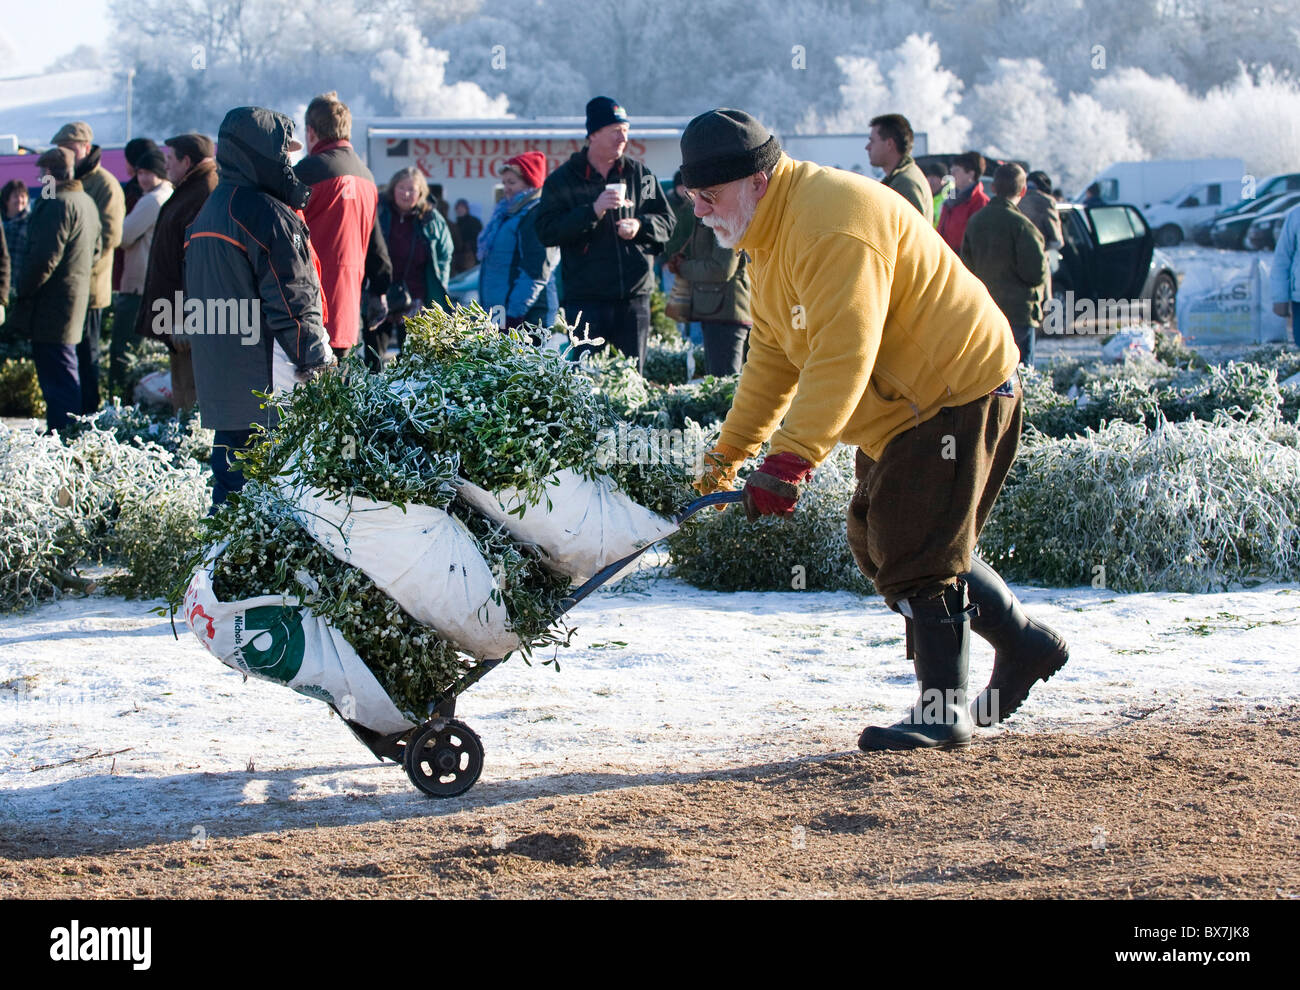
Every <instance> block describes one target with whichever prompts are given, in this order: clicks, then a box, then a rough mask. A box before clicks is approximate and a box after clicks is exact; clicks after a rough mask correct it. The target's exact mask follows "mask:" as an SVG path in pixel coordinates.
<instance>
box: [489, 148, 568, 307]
mask: <svg viewBox="0 0 1300 990" xmlns="http://www.w3.org/2000/svg"><path fill="white" fill-rule="evenodd" d="M545 181H546V156H545V155H543V154H542V153H541V152H540V151H525V152H524V153H523V154H522V155H516V156H515V157H514V158H511V159H510V160H509V161H508V162H506V163H505V164H504V165H503V166H501V185H502V186H503V187H504V188H505V196H504V197H502V199H501V201H500V202H499V203H497V205H496V209H494V210H493V211H492V219H490V220H489V221H488V223H487V226H486V227H484V228H483V232H482V233H481V234H479V237H478V258H479V262H480V268H479V301H480V303H481V304H482V306H483V308H484V309H486V310H487V311H488V313H489V314H491V316H492V318H493V320H494V322H495V323H496V324H497V326H499V327H517V326H521V325H523V324H525V323H527V324H530V325H533V326H543V327H549V326H550V325H551V324H552V323H554V322H555V311H556V308H557V305H558V300H557V294H556V289H555V269H556V266H557V265H558V264H559V261H560V249H559V248H554V247H552V248H548V247H544V246H543V245H542V242H541V240H540V239H539V238H538V236H537V230H536V228H535V226H534V217H533V211H534V209H536V207H537V204H538V203H539V202H540V201H541V196H542V183H543V182H545Z"/></svg>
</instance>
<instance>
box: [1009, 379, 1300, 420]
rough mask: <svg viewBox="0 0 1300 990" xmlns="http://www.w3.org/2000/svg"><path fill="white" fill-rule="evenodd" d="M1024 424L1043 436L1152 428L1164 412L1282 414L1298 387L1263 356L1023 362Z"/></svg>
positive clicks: (1298, 398)
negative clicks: (1113, 427) (1205, 363)
mask: <svg viewBox="0 0 1300 990" xmlns="http://www.w3.org/2000/svg"><path fill="white" fill-rule="evenodd" d="M1021 377H1022V381H1023V383H1024V388H1025V424H1026V426H1032V427H1033V428H1034V429H1036V430H1038V431H1039V432H1041V433H1044V434H1046V435H1047V436H1052V437H1068V436H1078V435H1080V434H1082V433H1083V432H1084V431H1085V430H1096V429H1098V428H1099V427H1100V426H1101V424H1102V423H1105V422H1115V421H1121V422H1126V423H1135V424H1142V425H1144V426H1146V427H1147V428H1153V427H1154V426H1155V425H1156V423H1157V422H1158V421H1159V420H1161V419H1163V420H1165V421H1168V422H1171V423H1181V422H1184V421H1186V420H1189V419H1193V418H1194V419H1199V420H1210V419H1212V418H1213V417H1214V416H1215V414H1216V413H1219V412H1223V413H1225V414H1226V415H1228V416H1229V417H1231V418H1233V419H1237V420H1241V421H1243V422H1250V421H1252V420H1255V419H1258V418H1259V417H1261V416H1265V417H1268V416H1273V415H1276V414H1280V415H1282V416H1285V417H1288V418H1292V419H1293V418H1295V416H1296V413H1297V412H1298V411H1300V391H1296V390H1292V389H1290V388H1286V389H1284V388H1283V387H1282V386H1281V385H1279V383H1278V373H1277V371H1276V370H1275V369H1274V368H1272V367H1269V366H1267V365H1263V364H1254V363H1251V362H1232V361H1230V362H1228V363H1227V364H1225V365H1223V366H1221V367H1220V366H1213V367H1208V368H1205V369H1203V370H1186V369H1174V368H1170V367H1168V366H1167V365H1163V364H1157V363H1154V362H1152V363H1149V364H1129V365H1122V364H1121V365H1114V364H1102V363H1096V364H1091V365H1080V364H1067V365H1056V366H1053V365H1047V366H1044V367H1043V368H1040V369H1039V370H1038V371H1030V370H1024V371H1023V372H1022V376H1021Z"/></svg>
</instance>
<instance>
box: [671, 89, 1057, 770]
mask: <svg viewBox="0 0 1300 990" xmlns="http://www.w3.org/2000/svg"><path fill="white" fill-rule="evenodd" d="M681 147H682V180H683V182H684V184H685V185H686V187H687V188H689V189H692V190H693V191H694V192H695V215H696V216H697V217H698V218H699V219H700V220H701V221H702V222H703V223H705V224H708V225H709V226H710V227H712V228H713V231H714V233H715V234H716V235H717V238H718V243H719V244H721V245H722V246H724V247H735V248H738V249H742V250H744V251H745V252H746V253H747V254H748V255H749V257H750V259H751V261H752V267H751V272H752V290H751V292H752V295H751V306H752V315H753V319H754V326H753V331H752V333H751V334H750V338H749V356H748V358H747V359H746V361H745V365H744V368H743V370H742V371H741V375H740V383H739V385H738V386H737V388H736V397H735V400H734V401H733V403H732V406H731V411H730V412H729V413H728V415H727V419H726V422H725V423H724V424H723V426H722V434H721V437H720V439H719V442H718V445H717V448H716V449H715V450H714V451H713V452H712V454H711V455H710V458H709V464H710V467H709V469H708V470H707V471H706V472H705V474H704V476H703V477H702V478H700V480H699V481H698V482H697V487H698V488H699V489H700V490H701V491H702V492H705V493H708V492H711V491H716V490H719V489H727V488H731V487H732V483H733V482H734V481H735V478H736V473H737V469H738V468H739V467H740V465H741V464H742V463H743V462H744V461H745V460H746V459H747V458H749V457H752V456H753V455H754V454H756V453H757V452H758V450H759V448H760V447H761V446H762V445H763V444H764V443H766V442H767V441H768V440H771V448H770V453H769V454H768V456H767V457H766V458H765V459H764V461H763V463H762V465H761V466H760V467H759V468H758V469H757V470H756V471H754V472H753V473H751V474H750V476H749V478H748V480H747V481H746V482H745V488H744V505H745V510H746V512H747V513H748V514H749V516H750V518H751V519H754V518H757V517H759V516H762V515H778V516H788V515H790V514H791V513H792V512H793V511H794V507H795V503H796V502H797V500H798V498H799V486H800V485H801V484H803V483H804V482H805V481H807V480H808V478H809V477H811V475H812V472H813V469H814V468H816V466H817V465H818V464H820V463H821V462H822V461H823V460H825V458H826V457H827V456H828V455H829V454H830V453H831V451H832V450H833V449H834V447H835V445H836V444H837V443H841V442H842V443H850V444H854V445H855V446H857V448H858V451H857V468H856V474H857V488H856V490H855V492H854V494H853V499H852V501H851V503H850V505H849V514H848V537H849V545H850V547H851V548H852V550H853V555H854V557H855V559H856V560H857V563H858V566H859V567H860V568H861V569H862V571H863V572H864V573H865V574H866V575H867V577H869V578H871V580H872V581H873V582H874V583H875V586H876V588H877V590H878V591H879V592H880V593H881V595H883V596H884V598H885V601H886V602H887V603H888V605H889V606H890V608H892V609H894V610H895V611H897V612H900V613H901V614H902V615H903V616H904V620H905V622H906V625H907V650H908V656H909V658H910V659H911V660H912V661H913V665H914V669H915V671H916V679H917V682H918V684H919V686H920V697H919V699H918V701H917V703H916V704H915V705H914V706H913V708H912V710H911V711H910V712H909V713H908V714H907V715H906V716H904V718H903V719H902V720H901V721H899V722H898V723H896V724H894V725H892V726H869V727H867V728H866V729H865V730H864V731H863V733H862V736H861V738H860V739H859V740H858V745H859V747H860V748H862V749H863V750H866V751H868V752H871V751H876V750H897V749H918V748H943V749H951V748H965V747H966V746H969V745H970V739H971V734H972V721H975V722H978V723H979V724H981V725H992V724H994V723H995V722H999V721H1001V720H1002V719H1003V718H1005V717H1006V716H1008V715H1010V714H1011V713H1012V712H1013V711H1015V710H1016V708H1018V707H1019V706H1020V704H1021V703H1022V702H1023V701H1024V699H1025V697H1026V696H1027V695H1028V693H1029V689H1030V687H1032V686H1033V684H1034V683H1035V682H1037V681H1038V680H1046V679H1047V678H1048V677H1050V676H1051V675H1052V674H1053V673H1055V672H1056V671H1057V670H1059V669H1060V668H1061V667H1062V666H1063V665H1064V664H1065V662H1066V660H1067V659H1068V657H1069V654H1068V651H1067V648H1066V644H1065V641H1064V640H1062V639H1061V637H1060V636H1058V635H1057V634H1056V633H1055V632H1053V631H1052V630H1051V629H1049V628H1048V627H1046V626H1044V625H1042V624H1041V623H1038V622H1035V621H1033V620H1032V619H1029V618H1028V617H1026V616H1025V614H1024V612H1023V611H1022V610H1021V608H1020V604H1019V602H1018V601H1017V600H1016V598H1015V596H1014V595H1013V594H1012V593H1011V591H1010V590H1009V589H1008V588H1007V586H1006V584H1005V583H1004V582H1003V580H1002V579H1001V578H1000V577H999V576H998V574H997V572H995V571H994V570H993V569H992V568H991V567H989V566H988V565H987V564H985V563H984V562H983V561H981V560H980V559H979V558H978V557H976V556H974V555H973V552H972V551H973V549H974V546H975V541H976V539H977V537H978V536H979V532H980V529H981V528H982V527H983V525H984V521H985V520H986V519H987V518H988V514H989V510H990V509H991V508H992V505H993V501H994V499H995V498H996V497H997V494H998V491H999V490H1000V489H1001V487H1002V482H1003V480H1004V479H1005V478H1006V475H1007V472H1008V471H1009V470H1010V468H1011V462H1012V461H1013V460H1014V458H1015V454H1016V446H1017V444H1018V442H1019V438H1020V423H1021V391H1020V387H1019V381H1018V379H1017V378H1016V377H1015V375H1016V363H1017V361H1018V357H1019V353H1018V351H1017V350H1016V344H1015V340H1014V339H1013V338H1012V335H1011V328H1010V326H1009V325H1008V324H1007V321H1006V318H1005V317H1004V316H1003V315H1002V313H1001V311H1000V310H999V309H998V307H997V304H996V303H994V302H993V299H992V298H991V297H990V296H989V294H988V291H987V290H986V289H985V288H984V285H983V283H981V282H980V280H979V279H978V278H976V277H975V276H974V275H973V274H971V272H970V271H968V270H967V268H966V266H965V265H963V264H962V262H961V259H960V258H959V257H957V255H956V254H954V253H953V251H952V250H951V249H950V248H949V247H948V246H947V245H946V244H945V243H944V242H943V239H942V238H940V237H939V235H938V234H937V233H936V232H935V230H934V228H933V226H931V224H930V223H929V222H928V221H927V219H926V218H925V217H923V216H921V215H920V214H919V213H917V211H916V209H915V208H914V207H913V206H912V205H911V204H910V203H908V202H907V201H906V200H905V199H903V198H902V197H901V196H899V195H897V194H896V193H895V192H894V191H893V190H891V189H887V188H886V187H884V186H882V185H880V184H879V183H876V182H872V181H870V180H869V179H866V178H864V177H862V176H858V175H854V174H853V173H851V172H844V171H840V170H838V169H832V168H823V167H821V166H819V165H814V164H813V163H811V162H797V161H793V160H791V159H790V158H788V157H786V156H785V155H784V154H783V153H782V151H781V146H780V144H779V143H778V141H777V139H776V138H775V137H774V136H773V135H771V134H769V133H768V132H767V130H766V129H765V128H764V127H763V126H762V125H761V124H760V123H759V122H758V121H757V120H755V119H754V118H753V117H751V116H750V115H749V114H747V113H745V112H744V111H741V110H726V109H723V110H711V111H709V112H708V113H705V114H701V115H700V116H698V117H696V118H695V119H694V120H692V121H691V122H690V124H689V125H688V126H687V128H686V130H685V131H684V132H683V134H682V140H681ZM972 629H973V630H974V631H975V632H976V633H977V634H978V635H980V636H982V637H983V638H984V639H986V640H988V641H989V643H991V644H992V646H993V648H994V653H995V657H994V666H993V676H992V679H991V680H990V682H989V686H988V687H987V688H986V689H985V693H984V694H982V695H981V696H980V698H978V699H977V700H976V703H975V704H974V706H973V711H972V710H968V707H967V705H968V702H967V696H966V694H967V671H968V656H969V634H970V632H971V630H972ZM972 714H973V715H974V719H972Z"/></svg>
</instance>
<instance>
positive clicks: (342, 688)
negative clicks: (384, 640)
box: [184, 545, 415, 735]
mask: <svg viewBox="0 0 1300 990" xmlns="http://www.w3.org/2000/svg"><path fill="white" fill-rule="evenodd" d="M220 551H221V545H218V546H217V547H215V548H214V549H213V552H212V553H211V554H210V555H209V557H208V560H207V561H206V562H205V564H204V566H203V567H201V568H199V570H198V571H196V572H195V574H194V577H193V578H192V579H191V580H190V586H189V588H188V589H187V590H186V592H185V604H184V615H185V624H186V625H187V626H189V627H190V631H191V632H193V633H194V635H195V636H196V637H198V640H199V642H200V643H202V644H203V646H204V647H205V648H206V649H207V650H208V652H209V653H211V654H212V655H213V656H215V657H216V658H217V659H218V660H220V661H221V662H222V663H224V664H225V665H226V666H228V667H233V668H234V669H235V670H238V671H240V672H241V673H243V674H248V675H251V676H253V677H260V678H262V679H263V680H267V681H272V682H274V683H276V684H283V685H285V686H287V687H290V688H292V689H293V690H294V691H297V692H298V693H299V694H303V695H306V696H307V697H309V698H316V699H317V700H320V701H326V702H329V703H331V704H333V705H334V706H335V707H336V708H338V710H339V711H340V712H341V713H342V714H343V716H344V717H345V718H349V719H351V720H352V721H354V722H358V723H360V724H361V725H364V726H365V727H366V728H368V729H371V730H373V731H375V732H380V733H383V734H384V735H391V734H393V733H398V732H405V731H406V730H407V729H409V728H411V727H412V726H413V725H414V724H415V723H413V722H411V721H409V720H408V719H406V718H405V717H404V716H403V715H402V713H401V712H399V711H398V710H397V707H396V706H395V705H394V704H393V702H392V701H391V700H390V699H389V697H388V695H387V694H386V693H385V692H384V689H383V688H382V687H380V685H379V682H378V681H377V680H375V675H374V674H372V673H371V672H370V669H369V668H368V667H367V666H366V665H365V663H364V662H363V661H362V659H361V658H360V657H359V656H357V651H356V650H354V649H353V648H352V647H351V646H350V645H349V644H348V642H347V640H345V639H344V638H343V636H342V635H341V634H340V633H339V632H338V630H336V629H334V628H333V627H332V626H330V625H329V624H328V623H327V622H326V621H325V620H324V619H321V618H319V617H318V616H315V615H313V614H312V612H311V609H310V608H307V607H305V606H303V605H301V604H300V603H299V602H298V599H296V598H291V597H285V596H281V595H264V596H260V597H257V598H246V599H243V600H241V601H235V602H223V601H220V600H219V599H218V598H217V596H216V593H215V592H214V591H213V588H212V566H213V561H214V560H215V559H216V556H217V554H218V553H220Z"/></svg>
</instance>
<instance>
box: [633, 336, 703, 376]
mask: <svg viewBox="0 0 1300 990" xmlns="http://www.w3.org/2000/svg"><path fill="white" fill-rule="evenodd" d="M704 367H705V363H704V348H703V347H696V346H694V345H693V344H691V343H690V341H688V340H685V339H683V338H682V337H681V336H680V335H676V336H673V337H671V338H669V339H667V340H662V341H660V342H658V343H653V344H650V345H649V346H648V347H647V348H646V352H645V378H646V381H649V382H654V383H655V384H656V385H685V384H686V383H687V382H689V381H690V380H691V379H692V378H694V377H695V376H696V375H698V374H700V373H701V371H702V370H703V369H704Z"/></svg>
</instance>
